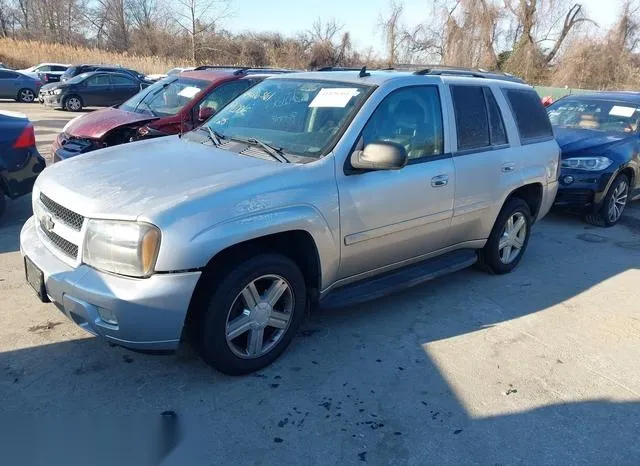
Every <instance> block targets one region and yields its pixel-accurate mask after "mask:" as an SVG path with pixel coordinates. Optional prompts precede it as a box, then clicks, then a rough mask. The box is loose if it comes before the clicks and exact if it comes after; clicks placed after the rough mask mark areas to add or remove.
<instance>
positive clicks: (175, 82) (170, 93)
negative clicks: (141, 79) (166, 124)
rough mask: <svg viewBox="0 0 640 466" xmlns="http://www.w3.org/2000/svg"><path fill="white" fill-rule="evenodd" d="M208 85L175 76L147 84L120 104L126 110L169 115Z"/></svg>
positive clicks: (205, 82) (173, 113)
mask: <svg viewBox="0 0 640 466" xmlns="http://www.w3.org/2000/svg"><path fill="white" fill-rule="evenodd" d="M208 86H209V83H208V82H207V81H201V80H199V79H192V78H185V77H176V78H167V79H163V80H161V81H158V82H157V83H155V84H153V85H152V86H149V87H148V88H146V89H145V90H143V91H142V92H139V93H138V94H136V95H134V96H133V97H131V98H130V99H129V100H127V101H126V102H125V103H123V104H122V105H120V109H121V110H124V111H126V112H135V113H149V114H151V115H154V116H170V115H175V114H176V113H178V112H179V111H180V110H181V109H182V108H183V107H184V106H185V105H187V103H189V102H191V101H192V100H193V99H194V97H195V96H196V95H198V94H199V93H200V92H201V91H202V90H203V89H206V88H207V87H208Z"/></svg>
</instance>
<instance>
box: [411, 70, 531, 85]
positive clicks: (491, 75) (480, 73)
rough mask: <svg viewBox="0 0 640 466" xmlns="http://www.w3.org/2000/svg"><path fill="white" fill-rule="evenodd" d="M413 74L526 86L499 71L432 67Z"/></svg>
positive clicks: (523, 82)
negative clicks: (507, 82)
mask: <svg viewBox="0 0 640 466" xmlns="http://www.w3.org/2000/svg"><path fill="white" fill-rule="evenodd" d="M413 74H416V75H420V76H426V75H430V76H443V75H445V76H470V77H473V78H485V79H498V80H501V81H510V82H514V83H520V84H526V83H525V81H524V80H522V79H520V78H518V77H517V76H514V75H512V74H509V73H502V72H499V71H487V70H483V69H473V68H459V67H449V66H432V67H428V68H423V69H420V70H417V71H415V72H414V73H413Z"/></svg>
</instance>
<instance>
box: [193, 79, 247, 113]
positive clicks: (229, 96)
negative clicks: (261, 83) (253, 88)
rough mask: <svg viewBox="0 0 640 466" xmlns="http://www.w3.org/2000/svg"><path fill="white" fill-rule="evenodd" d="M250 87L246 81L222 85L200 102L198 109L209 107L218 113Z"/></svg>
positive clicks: (239, 80)
mask: <svg viewBox="0 0 640 466" xmlns="http://www.w3.org/2000/svg"><path fill="white" fill-rule="evenodd" d="M249 85H250V82H249V81H248V80H245V79H238V80H237V81H232V82H230V83H225V84H222V85H220V86H218V87H216V88H215V89H214V90H213V91H211V92H210V93H209V95H208V96H206V97H205V98H204V99H203V100H202V102H200V105H199V106H198V109H200V108H203V107H209V108H211V109H213V111H214V112H218V111H220V109H221V108H222V107H224V106H225V105H227V104H228V103H229V102H231V101H232V100H233V99H235V98H236V97H238V96H239V95H240V94H242V93H243V92H244V91H246V90H247V89H249Z"/></svg>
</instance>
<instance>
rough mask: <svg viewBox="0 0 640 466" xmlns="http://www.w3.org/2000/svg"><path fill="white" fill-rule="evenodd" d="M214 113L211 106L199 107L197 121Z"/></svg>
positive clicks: (203, 119)
mask: <svg viewBox="0 0 640 466" xmlns="http://www.w3.org/2000/svg"><path fill="white" fill-rule="evenodd" d="M214 113H216V111H215V110H214V109H212V108H211V107H200V110H198V121H206V120H208V119H209V118H211V117H212V116H213V114H214Z"/></svg>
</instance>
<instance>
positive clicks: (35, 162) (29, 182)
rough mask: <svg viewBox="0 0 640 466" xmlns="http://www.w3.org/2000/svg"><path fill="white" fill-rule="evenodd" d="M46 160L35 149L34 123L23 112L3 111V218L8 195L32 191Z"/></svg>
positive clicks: (0, 211) (0, 158) (0, 185)
mask: <svg viewBox="0 0 640 466" xmlns="http://www.w3.org/2000/svg"><path fill="white" fill-rule="evenodd" d="M44 168H45V160H44V158H42V156H41V155H40V154H39V153H38V149H36V138H35V134H34V131H33V125H32V124H31V122H30V121H29V119H28V118H27V117H26V115H23V114H21V113H15V112H6V111H3V110H0V219H1V218H2V216H3V214H4V211H5V208H6V202H7V201H6V198H7V197H8V198H9V199H15V198H17V197H20V196H23V195H25V194H29V193H30V192H31V189H32V188H33V183H34V182H35V180H36V178H37V177H38V174H39V173H40V172H41V171H42V170H44Z"/></svg>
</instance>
